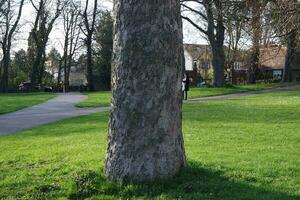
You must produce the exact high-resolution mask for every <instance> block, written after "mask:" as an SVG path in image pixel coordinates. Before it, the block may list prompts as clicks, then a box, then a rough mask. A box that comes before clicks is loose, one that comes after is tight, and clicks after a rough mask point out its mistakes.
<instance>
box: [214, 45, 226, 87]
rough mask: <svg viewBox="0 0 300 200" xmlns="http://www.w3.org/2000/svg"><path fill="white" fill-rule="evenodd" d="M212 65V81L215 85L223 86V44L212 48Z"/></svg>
mask: <svg viewBox="0 0 300 200" xmlns="http://www.w3.org/2000/svg"><path fill="white" fill-rule="evenodd" d="M212 52H213V59H212V65H213V68H214V83H213V85H214V86H215V87H223V86H224V85H225V79H224V70H225V69H224V66H225V53H224V49H223V45H222V46H220V47H215V48H214V49H213V51H212Z"/></svg>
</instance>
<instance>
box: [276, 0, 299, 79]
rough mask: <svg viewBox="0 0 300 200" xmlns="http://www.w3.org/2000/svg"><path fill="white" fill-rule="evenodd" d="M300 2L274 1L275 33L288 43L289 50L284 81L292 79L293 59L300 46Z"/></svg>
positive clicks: (293, 0)
mask: <svg viewBox="0 0 300 200" xmlns="http://www.w3.org/2000/svg"><path fill="white" fill-rule="evenodd" d="M299 12H300V3H299V2H297V1H296V0H291V1H286V0H278V1H275V2H273V15H272V16H273V21H274V23H273V26H274V28H275V33H276V35H277V36H278V37H279V38H282V40H283V41H284V42H285V43H286V46H287V52H286V59H285V66H284V73H283V79H282V81H284V82H291V81H292V66H291V64H292V60H293V59H294V56H295V53H296V49H297V46H300V45H299V43H300V24H299V21H300V15H299Z"/></svg>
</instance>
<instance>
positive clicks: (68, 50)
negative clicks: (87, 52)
mask: <svg viewBox="0 0 300 200" xmlns="http://www.w3.org/2000/svg"><path fill="white" fill-rule="evenodd" d="M62 16H63V24H64V54H63V62H64V64H63V66H64V91H65V92H68V91H69V84H70V83H69V77H70V70H71V65H72V61H73V57H74V54H75V52H76V50H78V46H79V35H80V28H79V27H80V26H79V11H78V5H76V2H74V1H72V0H71V1H69V2H68V5H67V6H66V7H65V9H64V10H63V15H62Z"/></svg>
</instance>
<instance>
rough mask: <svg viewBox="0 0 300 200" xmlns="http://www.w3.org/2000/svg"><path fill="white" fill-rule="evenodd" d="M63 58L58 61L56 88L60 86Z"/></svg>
mask: <svg viewBox="0 0 300 200" xmlns="http://www.w3.org/2000/svg"><path fill="white" fill-rule="evenodd" d="M62 64H63V58H62V59H61V60H60V61H59V66H58V72H57V88H58V89H59V88H60V82H61V70H62Z"/></svg>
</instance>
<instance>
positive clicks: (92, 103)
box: [76, 83, 296, 108]
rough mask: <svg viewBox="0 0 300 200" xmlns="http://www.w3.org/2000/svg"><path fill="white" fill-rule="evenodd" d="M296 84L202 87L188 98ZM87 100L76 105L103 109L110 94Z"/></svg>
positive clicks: (193, 91)
mask: <svg viewBox="0 0 300 200" xmlns="http://www.w3.org/2000/svg"><path fill="white" fill-rule="evenodd" d="M294 84H296V83H260V84H253V85H235V86H228V87H220V88H214V87H207V88H206V87H204V88H191V89H190V91H189V98H199V97H208V96H217V95H224V94H233V93H239V92H247V91H254V90H265V89H272V88H277V87H283V86H289V85H294ZM86 95H88V99H86V100H85V101H82V102H80V103H79V104H77V105H76V107H79V108H85V107H86V108H89V107H104V106H109V105H110V99H111V92H109V91H106V92H90V93H86Z"/></svg>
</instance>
